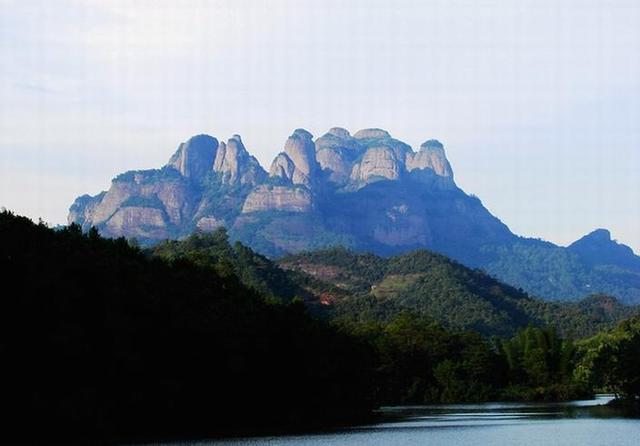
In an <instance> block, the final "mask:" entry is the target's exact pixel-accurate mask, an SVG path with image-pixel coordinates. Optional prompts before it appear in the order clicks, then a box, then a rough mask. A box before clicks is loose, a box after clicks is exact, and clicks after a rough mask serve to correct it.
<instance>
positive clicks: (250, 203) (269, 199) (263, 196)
mask: <svg viewBox="0 0 640 446" xmlns="http://www.w3.org/2000/svg"><path fill="white" fill-rule="evenodd" d="M312 207H313V206H312V198H311V193H310V192H309V191H308V190H307V189H305V188H302V187H288V186H270V185H261V186H258V187H256V188H255V189H254V190H253V191H252V192H251V193H250V194H249V196H248V197H247V199H246V201H245V202H244V205H243V206H242V213H245V214H246V213H249V212H259V211H283V212H309V211H311V209H312Z"/></svg>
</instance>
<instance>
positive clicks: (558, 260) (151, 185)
mask: <svg viewBox="0 0 640 446" xmlns="http://www.w3.org/2000/svg"><path fill="white" fill-rule="evenodd" d="M69 222H74V223H77V224H79V225H81V226H82V227H83V228H84V229H85V230H88V229H89V228H90V227H92V226H95V227H96V228H97V229H98V230H99V231H100V233H101V234H103V235H105V236H124V237H128V238H136V239H137V240H138V241H139V242H141V243H142V244H145V245H149V244H154V243H157V242H158V241H161V240H165V239H178V238H181V237H185V236H187V235H189V234H191V233H192V232H193V231H195V230H201V231H212V230H215V229H216V228H219V227H226V228H227V229H228V232H229V235H230V237H231V238H232V239H233V240H239V241H242V242H243V243H244V244H246V245H248V246H250V247H252V248H254V249H255V250H257V251H258V252H260V253H261V254H264V255H267V256H269V257H277V256H282V255H285V254H288V253H295V252H300V251H303V250H313V249H319V248H324V247H328V246H336V245H341V246H345V247H347V248H349V249H354V250H357V251H371V252H374V253H376V254H379V255H394V254H398V253H403V252H407V251H411V250H414V249H419V248H427V249H430V250H432V251H436V252H440V253H443V254H445V255H447V256H450V257H452V258H454V259H456V260H457V261H459V262H461V263H463V264H465V265H467V266H470V267H474V268H482V269H484V270H486V271H487V272H489V273H490V274H492V275H494V276H495V277H497V278H500V279H501V280H503V281H505V282H507V283H510V284H512V285H514V286H516V287H520V288H523V289H524V290H527V291H528V292H530V293H532V294H536V295H539V296H543V297H545V298H548V299H578V298H580V297H582V296H585V295H587V294H592V293H595V292H605V293H608V294H613V295H615V296H618V297H619V298H620V299H622V300H624V301H625V302H640V258H638V257H637V256H635V255H634V254H633V252H632V251H631V250H630V248H628V247H625V246H624V245H618V244H615V243H613V242H611V243H609V244H606V243H604V244H603V241H602V240H601V239H602V238H603V237H598V236H597V234H596V236H593V237H587V238H586V239H583V240H582V241H580V242H576V243H575V244H574V245H572V246H571V247H568V248H563V247H559V246H556V245H553V244H551V243H548V242H544V241H541V240H535V239H528V238H523V237H518V236H517V235H515V234H513V233H512V232H511V231H510V230H509V228H508V227H507V226H506V225H505V224H503V223H502V222H501V221H500V220H499V219H498V218H496V217H494V216H493V215H492V214H491V213H490V212H489V211H488V210H487V209H486V208H485V207H484V206H483V205H482V203H481V201H480V200H479V199H478V198H477V197H474V196H472V195H468V194H466V193H465V192H464V191H462V190H461V189H460V188H459V187H458V186H457V185H456V183H455V180H454V173H453V169H452V167H451V165H450V163H449V161H448V160H447V157H446V154H445V150H444V146H443V145H442V143H440V142H439V141H437V140H434V139H429V140H427V141H425V142H424V143H423V144H422V145H421V146H420V147H419V148H418V149H417V150H413V149H412V148H411V147H410V146H409V145H407V144H405V143H403V142H402V141H400V140H397V139H395V138H393V137H392V136H391V135H390V134H389V133H388V132H387V131H385V130H382V129H375V128H372V129H364V130H360V131H358V132H356V133H355V134H353V135H351V133H350V132H348V131H347V130H345V129H342V128H337V127H336V128H332V129H330V130H329V131H328V132H327V133H326V134H324V135H322V136H320V137H319V138H316V139H315V140H314V138H313V136H312V135H311V134H310V133H309V132H308V131H306V130H304V129H297V130H295V131H294V132H293V133H292V134H291V135H290V136H289V138H288V139H287V140H286V142H285V144H284V147H283V151H282V152H281V153H279V154H278V155H277V156H276V157H275V159H274V160H273V162H272V164H271V166H270V168H269V171H268V172H267V171H266V170H265V169H263V168H262V167H261V166H260V164H259V163H258V161H257V160H256V159H255V158H254V157H253V156H251V155H250V154H249V152H248V150H247V149H246V147H245V146H244V144H243V142H242V139H241V137H240V136H238V135H233V136H232V137H231V138H230V139H228V140H227V142H226V143H224V142H218V140H217V139H216V138H214V137H211V136H208V135H198V136H194V137H192V138H191V139H189V140H188V141H187V142H185V143H182V144H180V145H179V147H178V149H177V151H176V152H175V153H174V155H173V156H172V157H171V158H170V159H169V161H168V163H167V164H166V165H165V166H164V167H162V168H161V169H151V170H141V171H131V172H127V173H124V174H122V175H119V176H117V177H116V178H115V179H114V180H113V181H112V183H111V187H110V189H109V190H108V191H104V192H101V193H99V194H97V195H95V196H89V195H84V196H82V197H79V198H78V199H76V201H75V202H74V203H73V205H72V206H71V209H70V212H69ZM601 235H602V234H601ZM605 238H606V237H605ZM609 241H610V240H609ZM605 242H606V240H605ZM605 245H606V246H605ZM604 248H606V249H607V252H608V253H609V254H607V255H599V254H598V253H599V252H600V251H601V250H602V249H604Z"/></svg>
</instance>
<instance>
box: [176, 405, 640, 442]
mask: <svg viewBox="0 0 640 446" xmlns="http://www.w3.org/2000/svg"><path fill="white" fill-rule="evenodd" d="M612 398H613V397H612V396H611V395H599V396H598V397H597V398H596V399H593V400H587V401H572V402H568V403H488V404H453V405H431V406H405V407H385V408H382V409H381V410H380V411H379V416H380V417H381V420H380V422H379V423H377V424H373V425H368V426H359V427H355V428H351V429H345V430H340V431H334V432H324V433H318V434H310V435H296V436H284V437H263V438H242V439H233V440H223V441H217V440H216V441H202V442H192V443H176V444H180V445H182V446H185V445H201V446H206V445H213V444H227V445H256V446H257V445H269V446H284V445H287V446H289V445H300V446H332V445H346V446H351V445H353V446H355V445H358V446H361V445H373V446H378V445H380V446H382V445H384V446H405V445H422V444H425V445H444V446H446V445H455V446H477V445H485V444H487V445H495V446H513V445H519V446H552V445H567V446H578V445H579V446H601V445H619V446H637V445H638V441H639V440H638V439H639V438H640V420H638V419H631V418H630V419H626V418H624V417H623V416H622V415H621V414H620V413H617V412H616V411H613V410H612V409H610V408H607V407H605V406H604V404H606V403H607V402H609V401H610V400H611V399H612Z"/></svg>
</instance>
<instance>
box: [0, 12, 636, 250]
mask: <svg viewBox="0 0 640 446" xmlns="http://www.w3.org/2000/svg"><path fill="white" fill-rule="evenodd" d="M0 60H1V61H2V63H1V65H0V206H5V207H6V208H8V209H11V210H14V211H15V212H17V213H19V214H24V215H28V216H30V217H32V218H39V217H42V218H43V219H44V220H46V221H48V222H50V223H52V224H55V223H64V222H65V221H66V215H67V210H68V207H69V205H70V204H71V203H72V202H73V200H74V198H75V197H76V196H78V195H82V194H84V193H90V194H95V193H98V192H99V191H101V190H105V189H107V188H108V187H109V183H110V180H111V178H112V177H114V176H115V175H116V174H118V173H121V172H124V171H126V170H129V169H141V168H153V167H160V166H161V165H163V164H164V163H165V162H166V161H167V160H168V158H169V157H170V155H171V154H172V153H173V152H174V150H175V148H176V147H177V145H178V143H179V142H181V141H184V140H186V139H187V138H189V137H190V136H191V135H194V134H198V133H209V134H212V135H214V136H216V137H218V138H219V139H225V140H226V139H227V138H229V137H230V136H231V135H232V134H234V133H239V134H240V135H242V137H243V141H244V142H245V145H246V146H247V148H248V149H249V151H250V152H252V153H253V154H254V155H255V156H256V157H257V158H258V159H259V160H260V162H261V163H262V164H263V166H264V167H265V168H267V169H268V167H269V164H270V163H271V160H272V159H273V157H274V156H275V155H276V154H277V153H278V152H279V151H281V150H282V147H283V144H284V141H285V139H286V137H287V136H288V135H289V134H290V133H291V132H292V130H293V129H295V128H298V127H303V128H306V129H308V130H309V131H311V132H312V133H313V134H314V135H315V136H320V135H322V134H323V133H324V132H325V131H326V130H328V129H329V128H330V127H333V126H341V127H345V128H347V129H349V130H351V131H352V132H354V131H356V130H358V129H360V128H365V127H382V128H384V129H386V130H388V131H389V132H390V133H391V134H392V135H393V136H394V137H396V138H398V139H401V140H403V141H406V142H407V143H409V144H411V145H412V146H413V147H414V148H417V147H418V146H419V145H420V143H422V142H423V141H425V140H427V139H430V138H437V139H439V140H441V141H442V142H443V143H444V144H445V148H446V151H447V155H448V157H449V159H450V161H451V163H452V165H453V168H454V172H455V175H456V181H457V183H458V184H459V185H460V186H461V187H462V188H463V189H464V190H465V191H466V192H468V193H473V194H475V195H478V196H479V197H480V198H481V199H482V201H483V203H484V204H485V206H487V207H488V208H489V210H490V211H492V212H493V213H494V214H495V215H496V216H498V217H499V218H500V219H502V221H503V222H505V223H506V224H507V225H508V226H509V227H510V228H511V229H512V230H513V231H514V232H516V233H518V234H521V235H526V236H532V237H540V238H544V239H547V240H550V241H553V242H556V243H560V244H567V243H570V242H571V241H573V240H575V239H577V238H579V237H581V236H582V235H584V234H585V233H587V232H590V231H591V230H593V229H595V228H598V227H605V228H608V229H610V230H611V231H612V233H613V235H614V237H615V238H617V239H618V240H619V241H621V242H624V243H626V244H629V245H630V246H632V247H633V248H634V250H635V251H636V252H640V3H639V2H638V1H637V0H628V1H604V0H603V1H593V0H575V1H562V0H535V1H507V0H504V1H484V0H467V1H455V0H454V1H451V0H447V1H402V0H400V1H398V0H395V1H377V0H362V1H359V0H354V1H345V0H341V1H333V0H318V1H311V0H309V1H304V0H298V1H294V0H290V1H285V0H273V1H239V0H229V1H188V0H187V1H184V0H183V1H168V0H167V1H165V0H153V1H140V0H122V1H120V0H113V1H101V0H85V1H80V0H77V1H73V0H56V1H47V0H42V1H36V0H33V1H32V0H16V1H13V0H0Z"/></svg>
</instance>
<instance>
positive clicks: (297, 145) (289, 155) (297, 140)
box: [269, 129, 320, 187]
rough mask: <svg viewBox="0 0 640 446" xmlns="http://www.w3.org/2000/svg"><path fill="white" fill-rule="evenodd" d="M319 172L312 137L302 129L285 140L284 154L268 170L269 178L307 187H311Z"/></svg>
mask: <svg viewBox="0 0 640 446" xmlns="http://www.w3.org/2000/svg"><path fill="white" fill-rule="evenodd" d="M319 172H320V165H319V164H318V161H317V160H316V149H315V145H314V143H313V136H312V135H311V133H309V132H307V131H306V130H304V129H297V130H295V131H294V132H293V134H292V135H291V136H290V137H289V138H288V139H287V142H286V143H285V145H284V152H283V153H280V154H279V155H278V156H277V157H276V159H275V160H274V161H273V164H272V165H271V169H270V170H269V174H270V175H271V176H277V177H280V178H283V179H285V180H287V181H289V182H291V183H292V184H301V185H304V186H307V187H312V186H313V184H314V183H315V182H316V181H317V174H318V173H319Z"/></svg>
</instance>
